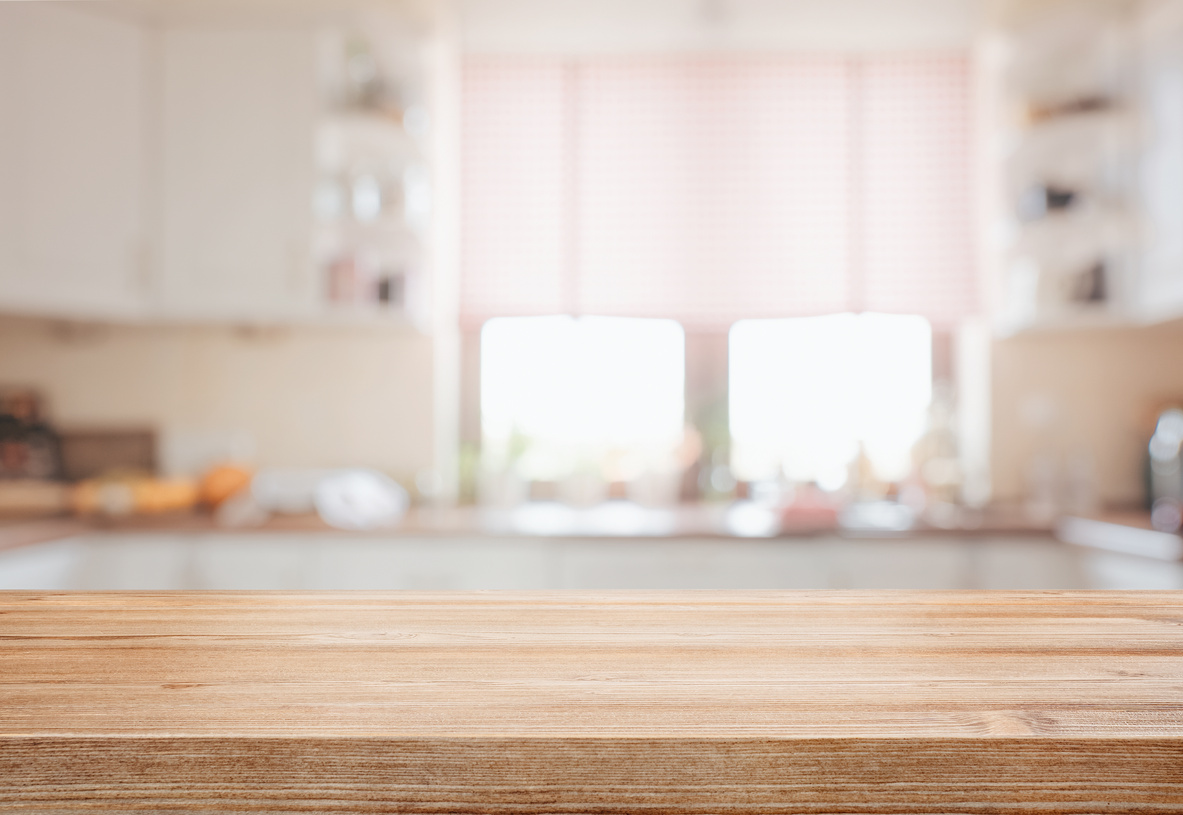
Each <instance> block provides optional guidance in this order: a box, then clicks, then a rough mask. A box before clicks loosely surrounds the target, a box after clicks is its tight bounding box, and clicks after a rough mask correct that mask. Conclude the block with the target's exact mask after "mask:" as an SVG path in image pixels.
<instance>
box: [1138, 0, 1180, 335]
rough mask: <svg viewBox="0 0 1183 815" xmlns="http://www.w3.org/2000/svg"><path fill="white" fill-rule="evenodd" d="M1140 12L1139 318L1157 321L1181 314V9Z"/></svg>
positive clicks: (1163, 6) (1167, 5)
mask: <svg viewBox="0 0 1183 815" xmlns="http://www.w3.org/2000/svg"><path fill="white" fill-rule="evenodd" d="M1143 13H1144V15H1145V16H1144V18H1143V20H1142V53H1143V60H1144V62H1143V92H1144V99H1145V104H1146V115H1147V126H1148V133H1147V142H1146V150H1145V153H1144V154H1143V159H1142V173H1141V176H1142V202H1143V208H1144V212H1145V217H1146V219H1147V230H1146V234H1147V240H1146V246H1145V254H1144V262H1143V265H1142V274H1141V279H1140V280H1139V281H1138V294H1139V301H1140V310H1141V312H1142V316H1143V317H1145V318H1147V319H1151V320H1159V319H1168V318H1172V317H1178V316H1180V315H1183V8H1180V7H1179V5H1178V4H1176V3H1174V2H1155V3H1149V4H1147V5H1146V7H1145V8H1144V10H1143Z"/></svg>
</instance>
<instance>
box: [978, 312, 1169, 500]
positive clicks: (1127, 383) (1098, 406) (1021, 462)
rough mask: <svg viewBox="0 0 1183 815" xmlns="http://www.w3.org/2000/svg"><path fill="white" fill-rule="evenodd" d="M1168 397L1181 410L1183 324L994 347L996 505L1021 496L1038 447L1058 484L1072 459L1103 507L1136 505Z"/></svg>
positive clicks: (1030, 338) (1028, 338) (1035, 337)
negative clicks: (1157, 418)
mask: <svg viewBox="0 0 1183 815" xmlns="http://www.w3.org/2000/svg"><path fill="white" fill-rule="evenodd" d="M1168 401H1175V402H1178V403H1181V404H1183V323H1179V322H1176V323H1173V324H1167V325H1161V326H1155V327H1148V328H1137V329H1111V330H1104V331H1093V332H1063V333H1046V334H1028V335H1022V336H1018V337H1012V338H1009V339H1005V340H1000V341H998V342H996V343H995V345H994V348H993V404H992V412H993V454H992V470H993V482H994V484H993V486H994V490H993V492H994V498H995V500H1002V501H1006V500H1017V499H1020V498H1022V496H1023V495H1024V492H1025V489H1026V488H1025V483H1026V478H1027V476H1026V470H1027V468H1028V467H1029V466H1030V461H1031V459H1032V457H1033V456H1036V455H1038V454H1040V453H1041V451H1046V452H1047V453H1048V454H1049V455H1050V456H1051V457H1052V458H1053V459H1054V460H1055V461H1056V462H1057V463H1058V465H1059V467H1060V472H1061V478H1063V473H1064V471H1065V468H1066V467H1067V465H1068V464H1069V463H1070V462H1072V461H1073V460H1080V459H1082V458H1083V459H1085V460H1087V461H1091V467H1092V470H1093V474H1094V475H1093V480H1094V483H1095V487H1096V497H1097V499H1098V501H1099V502H1100V503H1101V504H1103V505H1127V504H1137V503H1140V502H1141V501H1142V496H1143V488H1142V474H1141V468H1142V466H1143V464H1142V461H1143V458H1142V457H1143V455H1144V451H1145V449H1146V442H1147V441H1148V440H1149V434H1150V432H1151V431H1152V430H1153V419H1154V415H1155V411H1156V409H1157V408H1159V407H1160V406H1161V405H1162V404H1163V403H1165V402H1168Z"/></svg>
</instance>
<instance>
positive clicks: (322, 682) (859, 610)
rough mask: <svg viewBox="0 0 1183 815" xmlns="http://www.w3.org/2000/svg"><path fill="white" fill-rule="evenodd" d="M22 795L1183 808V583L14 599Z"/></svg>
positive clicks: (227, 804) (1, 772)
mask: <svg viewBox="0 0 1183 815" xmlns="http://www.w3.org/2000/svg"><path fill="white" fill-rule="evenodd" d="M0 666H2V667H0V810H3V811H5V812H37V813H45V812H74V811H96V810H97V811H103V810H106V811H112V812H127V811H145V812H149V811H150V812H206V813H213V812H267V813H278V812H316V813H353V812H370V813H379V812H417V813H445V812H446V813H507V814H508V813H582V812H596V813H617V812H619V813H637V812H651V813H702V815H706V813H724V812H726V813H782V812H784V813H787V812H802V813H805V812H808V813H837V812H845V813H850V812H866V813H870V812H894V813H921V812H931V813H938V812H939V813H945V812H971V811H973V812H1035V811H1039V812H1044V813H1046V812H1065V813H1066V812H1073V813H1078V812H1180V811H1183V594H1180V593H1174V592H1170V593H1164V592H1097V593H1087V592H1082V593H1068V592H1056V593H1051V592H1049V593H1013V592H943V593H925V592H728V593H724V592H702V593H696V592H652V593H639V592H616V593H613V592H601V593H584V592H551V593H531V592H487V593H479V592H471V593H459V592H438V593H364V592H343V593H205V592H191V593H187V592H162V593H115V592H112V593H57V594H51V593H28V592H8V593H0Z"/></svg>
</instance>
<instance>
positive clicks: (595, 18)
mask: <svg viewBox="0 0 1183 815" xmlns="http://www.w3.org/2000/svg"><path fill="white" fill-rule="evenodd" d="M981 5H982V4H981V2H979V0H776V2H767V1H766V0H644V2H639V1H638V0H567V2H561V3H559V2H554V0H459V9H460V22H461V35H462V37H463V44H464V49H465V51H467V52H468V53H486V54H488V53H498V54H523V53H548V54H555V53H562V54H587V53H605V52H611V53H636V52H643V53H655V52H671V51H689V50H704V49H705V50H732V51H767V50H778V49H795V50H805V51H819V50H829V51H844V52H849V51H852V50H853V51H863V50H870V51H883V50H914V49H934V48H935V49H944V48H957V47H964V46H965V45H967V44H969V42H970V41H971V39H972V37H973V35H974V32H975V31H976V28H977V25H978V22H979V19H980V16H981Z"/></svg>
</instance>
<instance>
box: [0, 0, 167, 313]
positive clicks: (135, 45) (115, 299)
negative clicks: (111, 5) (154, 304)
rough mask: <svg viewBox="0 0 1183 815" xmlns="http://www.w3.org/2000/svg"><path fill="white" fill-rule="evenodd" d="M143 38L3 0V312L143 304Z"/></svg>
mask: <svg viewBox="0 0 1183 815" xmlns="http://www.w3.org/2000/svg"><path fill="white" fill-rule="evenodd" d="M144 50H145V42H144V36H143V34H142V33H141V32H140V30H139V29H137V28H136V27H135V26H133V25H130V24H128V23H125V22H122V21H118V20H113V19H108V18H104V17H101V16H96V15H93V14H91V13H90V12H89V11H86V10H79V9H77V8H71V7H67V6H66V5H65V4H57V3H0V308H2V309H4V310H5V311H10V312H11V311H16V312H24V313H31V314H40V315H49V316H72V315H75V316H92V317H102V316H127V315H131V314H134V313H136V312H138V311H139V309H140V308H141V307H142V306H143V303H144V299H145V293H146V288H145V278H144V272H145V268H144V255H145V244H144V235H143V233H142V225H143V218H142V200H143V184H144V142H145V139H144V131H145V128H144V113H143V110H144V105H143V101H144V99H143V92H142V91H143V78H144Z"/></svg>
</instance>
